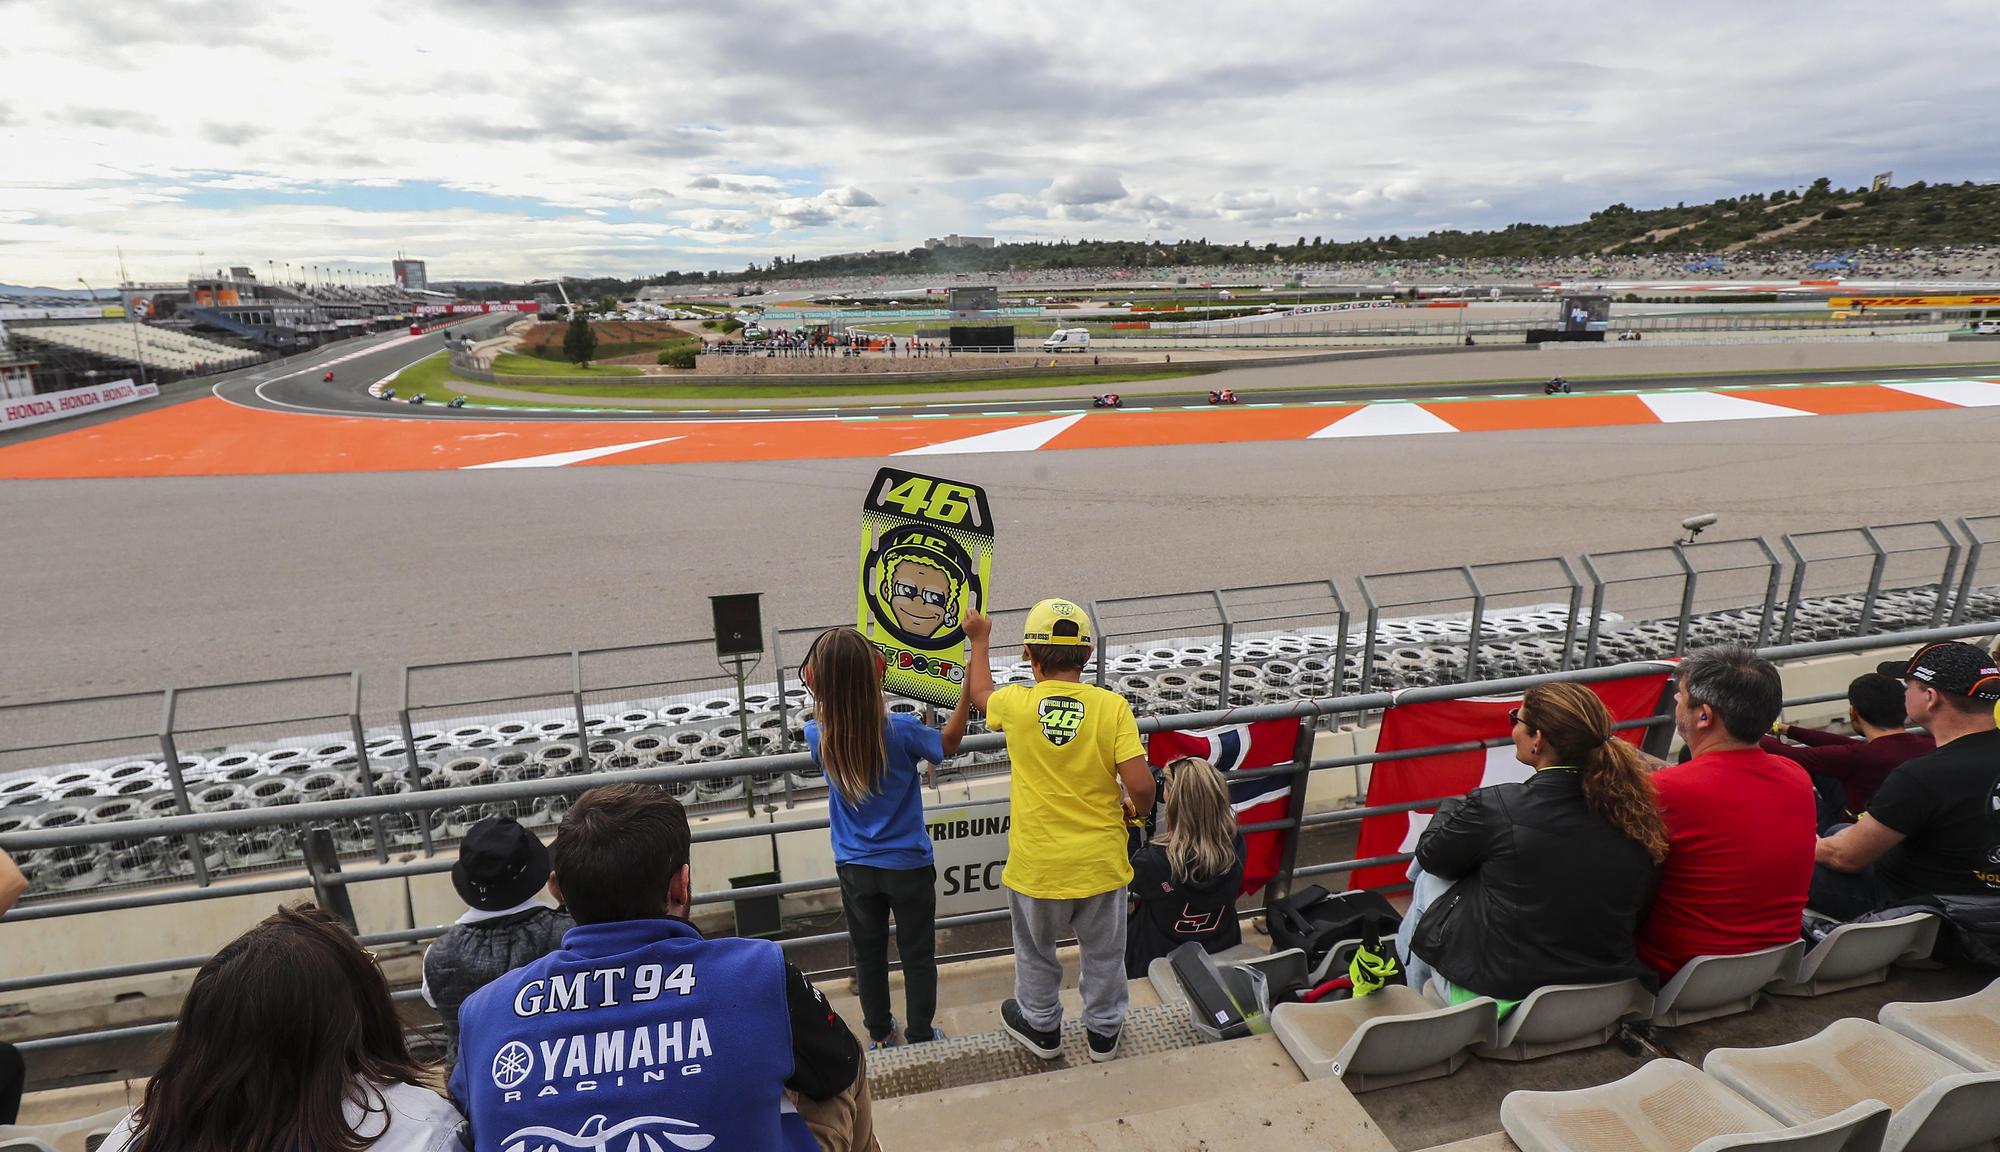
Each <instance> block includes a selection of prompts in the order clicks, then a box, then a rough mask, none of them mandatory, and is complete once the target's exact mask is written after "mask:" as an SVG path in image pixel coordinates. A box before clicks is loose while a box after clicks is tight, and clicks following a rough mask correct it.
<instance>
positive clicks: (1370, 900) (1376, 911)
mask: <svg viewBox="0 0 2000 1152" xmlns="http://www.w3.org/2000/svg"><path fill="white" fill-rule="evenodd" d="M1402 919H1403V918H1402V917H1401V916H1399V915H1397V914H1396V909H1395V907H1394V906H1393V905H1391V904H1390V903H1389V901H1388V900H1387V898H1385V897H1384V896H1383V895H1382V894H1381V893H1380V892H1371V891H1368V890H1366V889H1362V890H1359V891H1354V892H1328V891H1327V890H1326V889H1324V888H1322V887H1320V886H1319V885H1317V884H1310V885H1307V886H1306V887H1304V888H1301V889H1299V890H1298V891H1297V892H1294V893H1292V894H1291V895H1290V896H1287V897H1286V898H1284V899H1283V900H1280V901H1278V902H1277V903H1276V904H1274V905H1272V907H1271V910H1270V913H1269V915H1267V916H1266V917H1265V922H1266V923H1267V924H1268V925H1269V926H1270V929H1271V951H1273V952H1280V951H1283V950H1284V949H1286V948H1297V949H1299V950H1301V951H1303V952H1304V953H1305V954H1306V967H1307V969H1308V970H1310V971H1313V972H1317V971H1319V968H1320V964H1321V962H1322V961H1324V960H1325V959H1326V955H1327V953H1328V952H1330V951H1331V950H1332V949H1333V946H1334V945H1336V944H1338V943H1340V942H1341V941H1342V940H1372V939H1383V938H1389V937H1393V936H1395V934H1396V928H1397V926H1398V925H1400V924H1401V923H1402Z"/></svg>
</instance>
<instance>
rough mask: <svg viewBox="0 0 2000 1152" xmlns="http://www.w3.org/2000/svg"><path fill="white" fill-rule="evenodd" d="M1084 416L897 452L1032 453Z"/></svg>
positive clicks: (915, 454)
mask: <svg viewBox="0 0 2000 1152" xmlns="http://www.w3.org/2000/svg"><path fill="white" fill-rule="evenodd" d="M1083 417H1084V413H1081V412H1079V413H1077V414H1076V415H1074V416H1064V417H1061V418H1060V419H1056V420H1043V421H1041V422H1039V423H1035V424H1023V425H1021V426H1020V427H1019V428H1002V429H1001V430H1000V431H998V432H986V433H982V434H981V435H978V436H967V437H965V438H964V439H963V440H947V441H945V442H944V443H942V444H926V445H925V446H924V447H922V448H911V449H908V450H906V451H902V452H898V453H896V455H898V456H957V455H961V454H963V453H967V452H1033V451H1034V450H1035V449H1037V448H1040V447H1041V446H1042V445H1044V444H1047V443H1048V442H1049V441H1051V440H1053V439H1055V438H1056V437H1057V436H1059V435H1061V434H1062V433H1063V432H1064V431H1066V430H1067V429H1068V428H1069V427H1070V425H1072V424H1075V423H1076V422H1077V421H1078V420H1081V419H1083Z"/></svg>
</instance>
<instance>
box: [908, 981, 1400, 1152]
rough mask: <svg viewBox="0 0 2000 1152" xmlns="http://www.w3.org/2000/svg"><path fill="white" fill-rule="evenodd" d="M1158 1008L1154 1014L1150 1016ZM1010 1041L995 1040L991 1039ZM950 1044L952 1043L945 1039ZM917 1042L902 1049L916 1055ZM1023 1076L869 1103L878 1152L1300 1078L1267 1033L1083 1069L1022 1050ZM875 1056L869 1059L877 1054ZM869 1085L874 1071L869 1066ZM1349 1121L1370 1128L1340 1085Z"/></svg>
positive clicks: (1249, 1090)
mask: <svg viewBox="0 0 2000 1152" xmlns="http://www.w3.org/2000/svg"><path fill="white" fill-rule="evenodd" d="M1153 1011H1155V1012H1158V1011H1161V1010H1159V1009H1155V1010H1153ZM999 1038H1000V1039H1001V1040H1003V1041H1005V1043H1007V1044H1009V1045H1012V1044H1013V1040H1012V1039H1011V1038H1009V1037H1007V1036H1005V1034H1001V1035H1000V1037H999ZM945 1043H946V1044H953V1043H955V1042H954V1041H945ZM928 1047H929V1045H918V1046H916V1047H914V1048H911V1049H909V1051H910V1052H912V1053H915V1052H921V1051H923V1050H924V1049H925V1048H928ZM1014 1052H1015V1053H1018V1054H1019V1057H1020V1060H1021V1061H1023V1062H1025V1064H1024V1071H1023V1074H1018V1075H1013V1076H1008V1077H1003V1078H999V1079H985V1080H982V1081H978V1082H973V1083H969V1084H965V1085H964V1086H961V1087H948V1088H944V1089H943V1090H940V1091H930V1092H920V1093H916V1094H908V1095H901V1096H896V1097H893V1098H890V1099H886V1100H885V1099H882V1098H881V1096H880V1095H879V1093H878V1095H877V1097H876V1101H875V1130H876V1133H877V1134H878V1135H879V1136H880V1137H881V1140H882V1146H883V1148H884V1149H886V1150H888V1152H897V1150H898V1149H903V1148H924V1149H927V1150H930V1152H944V1150H945V1149H958V1148H974V1147H980V1146H983V1145H985V1144H987V1143H989V1142H991V1141H994V1140H996V1139H1002V1138H1004V1139H1006V1140H1032V1139H1036V1138H1040V1137H1042V1136H1044V1135H1049V1136H1061V1135H1063V1134H1065V1133H1073V1132H1074V1131H1075V1130H1076V1129H1079V1128H1082V1127H1085V1126H1087V1125H1091V1124H1095V1123H1098V1122H1100V1121H1115V1120H1118V1119H1121V1118H1123V1119H1126V1120H1130V1119H1131V1118H1133V1117H1135V1116H1138V1115H1140V1114H1142V1113H1147V1112H1155V1111H1161V1110H1166V1109H1174V1108H1179V1107H1181V1106H1183V1105H1188V1104H1193V1103H1201V1102H1204V1101H1229V1100H1258V1099H1262V1098H1265V1097H1268V1096H1269V1095H1271V1094H1272V1093H1274V1092H1278V1091H1281V1090H1283V1089H1286V1088H1290V1087H1292V1086H1294V1085H1298V1084H1303V1083H1304V1082H1305V1077H1304V1076H1303V1074H1301V1073H1300V1072H1299V1070H1298V1066H1297V1065H1295V1064H1293V1063H1292V1059H1291V1057H1290V1056H1287V1055H1286V1054H1285V1050H1284V1047H1283V1046H1282V1045H1280V1044H1279V1043H1278V1041H1277V1039H1276V1038H1275V1037H1272V1036H1251V1037H1247V1038H1245V1039H1242V1040H1234V1041H1230V1042H1228V1043H1226V1044H1203V1045H1198V1046H1193V1047H1183V1048H1175V1049H1171V1050H1167V1051H1156V1052H1152V1053H1144V1054H1129V1055H1124V1056H1121V1057H1120V1058H1119V1059H1117V1060H1112V1061H1108V1062H1106V1063H1103V1064H1093V1063H1091V1062H1090V1061H1089V1060H1088V1058H1087V1057H1084V1056H1082V1055H1081V1054H1080V1053H1075V1054H1071V1053H1066V1054H1065V1059H1064V1060H1063V1061H1051V1062H1049V1063H1046V1064H1044V1063H1042V1062H1041V1061H1038V1060H1035V1059H1034V1057H1032V1056H1029V1055H1027V1053H1025V1052H1022V1051H1021V1050H1020V1048H1019V1046H1018V1045H1015V1046H1014ZM878 1055H879V1053H878ZM869 1075H870V1078H871V1081H874V1080H875V1077H876V1075H877V1074H876V1072H875V1069H874V1066H873V1065H872V1064H871V1067H870V1072H869ZM1339 1094H1340V1095H1343V1096H1346V1099H1347V1102H1348V1106H1349V1107H1350V1108H1351V1109H1352V1110H1353V1112H1354V1114H1355V1116H1356V1117H1357V1119H1358V1120H1359V1121H1360V1122H1362V1123H1365V1124H1366V1125H1367V1127H1368V1128H1369V1129H1370V1130H1373V1128H1374V1124H1373V1122H1372V1121H1368V1120H1366V1117H1365V1114H1363V1113H1361V1111H1360V1106H1359V1105H1357V1104H1354V1103H1353V1097H1352V1096H1351V1095H1349V1094H1348V1093H1347V1090H1346V1089H1345V1088H1341V1089H1340V1092H1339Z"/></svg>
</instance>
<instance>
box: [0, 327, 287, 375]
mask: <svg viewBox="0 0 2000 1152" xmlns="http://www.w3.org/2000/svg"><path fill="white" fill-rule="evenodd" d="M8 331H9V332H10V333H11V334H12V336H13V339H14V340H15V341H17V342H18V343H19V344H20V345H21V346H22V347H24V348H28V349H34V350H37V351H43V352H46V353H57V352H62V351H69V352H77V353H82V354H83V355H85V356H87V357H90V358H92V359H95V360H102V361H110V362H112V363H114V364H120V365H126V364H129V365H133V366H134V367H144V368H149V369H152V370H154V371H157V372H163V373H171V374H174V375H177V376H200V375H204V374H206V373H209V372H226V371H229V370H230V369H233V368H241V367H244V366H245V365H248V364H255V363H257V362H258V361H260V360H263V359H264V358H265V354H264V353H262V352H258V351H253V350H251V349H246V348H243V347H240V346H236V345H231V344H224V343H222V342H221V341H218V340H210V339H207V338H206V337H202V336H196V335H193V334H191V333H187V332H178V331H175V330H173V329H171V328H162V327H157V326H155V325H151V324H135V323H131V322H127V321H120V320H85V321H77V322H69V323H47V324H34V325H23V324H15V325H14V326H13V327H11V328H10V329H9V330H8Z"/></svg>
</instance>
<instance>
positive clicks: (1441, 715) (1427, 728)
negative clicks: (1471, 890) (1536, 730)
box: [1348, 663, 1672, 888]
mask: <svg viewBox="0 0 2000 1152" xmlns="http://www.w3.org/2000/svg"><path fill="white" fill-rule="evenodd" d="M1658 667H1659V671H1657V672H1648V673H1642V674H1641V675H1638V676H1631V677H1627V678H1625V679H1621V680H1602V681H1598V682H1597V683H1594V684H1586V685H1584V687H1586V688H1588V689H1590V690H1591V691H1592V692H1595V693H1596V694H1597V698H1598V699H1600V700H1602V701H1604V706H1605V707H1606V708H1607V709H1609V710H1610V712H1611V718H1612V720H1613V721H1614V722H1616V723H1624V722H1626V721H1630V720H1642V719H1645V718H1646V717H1648V716H1651V715H1652V714H1653V712H1654V710H1655V709H1656V708H1657V707H1658V706H1659V703H1660V695H1661V693H1662V692H1664V691H1665V690H1666V684H1667V678H1668V677H1669V676H1670V675H1672V666H1671V665H1668V664H1665V663H1662V664H1660V665H1658ZM1520 706H1521V697H1519V696H1475V697H1472V698H1470V699H1466V700H1427V701H1424V702H1422V703H1416V704H1396V705H1394V706H1392V707H1391V708H1389V710H1388V711H1387V712H1385V713H1383V715H1382V728H1381V732H1380V735H1379V736H1378V737H1377V739H1376V741H1375V751H1377V752H1378V753H1384V752H1407V751H1413V750H1416V749H1419V748H1434V747H1437V746H1438V745H1441V744H1465V743H1469V742H1471V741H1474V740H1499V741H1502V743H1501V744H1500V745H1499V746H1498V747H1495V748H1473V749H1469V750H1467V751H1463V752H1443V753H1439V754H1437V755H1435V756H1419V757H1414V758H1412V759H1409V760H1391V761H1388V762H1387V763H1378V764H1376V765H1375V767H1374V770H1373V771H1372V772H1371V773H1370V774H1369V779H1368V801H1367V803H1368V806H1369V807H1371V808H1372V807H1375V806H1376V805H1381V804H1407V803H1409V802H1411V801H1414V800H1443V799H1446V798H1448V797H1452V796H1462V795H1464V794H1465V793H1467V792H1470V791H1472V790H1473V789H1475V788H1485V787H1487V786H1488V785H1492V784H1505V783H1509V782H1513V781H1520V780H1526V779H1527V778H1528V777H1529V775H1530V774H1532V773H1533V772H1534V769H1532V768H1530V767H1528V766H1527V765H1526V764H1523V763H1521V762H1520V761H1519V760H1516V759H1515V758H1514V745H1513V743H1512V742H1511V741H1510V740H1509V739H1508V737H1509V735H1510V733H1511V731H1512V725H1511V724H1509V723H1508V721H1507V712H1508V710H1510V709H1513V708H1519V707H1520ZM1647 731H1648V730H1647V729H1644V728H1629V729H1625V730H1622V731H1620V732H1619V733H1618V736H1619V738H1620V739H1623V740H1625V741H1626V742H1627V743H1630V744H1632V745H1634V746H1637V745H1638V744H1639V743H1640V742H1642V741H1643V740H1644V739H1645V737H1646V732H1647ZM1435 812H1436V809H1435V808H1431V809H1428V810H1427V809H1417V810H1415V811H1410V812H1391V813H1389V814H1387V815H1384V816H1370V817H1368V818H1366V819H1364V820H1363V821H1362V822H1361V842H1360V845H1359V846H1358V847H1357V848H1356V849H1355V853H1354V854H1355V856H1356V858H1358V859H1366V858H1368V857H1372V856H1389V855H1393V854H1395V853H1399V852H1414V851H1416V847H1417V837H1419V836H1421V835H1423V831H1424V829H1425V828H1426V827H1427V826H1429V824H1430V822H1431V816H1432V815H1433V814H1434V813H1435ZM1408 879H1409V875H1408V865H1405V864H1378V865H1376V866H1374V867H1372V868H1362V869H1359V870H1357V871H1356V872H1354V873H1352V875H1351V877H1350V879H1349V880H1348V887H1349V888H1390V887H1394V886H1396V885H1400V884H1403V883H1405V882H1406V881H1407V880H1408Z"/></svg>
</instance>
